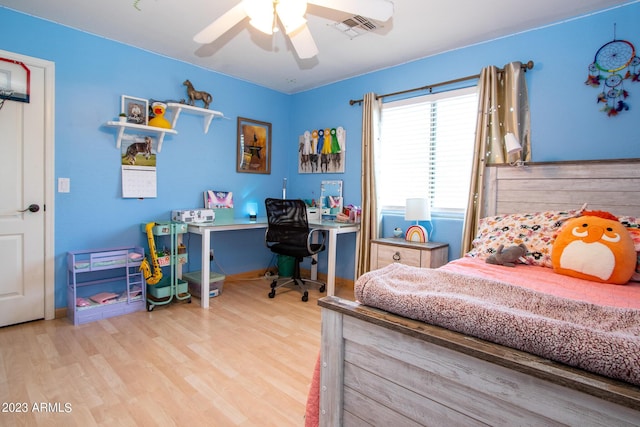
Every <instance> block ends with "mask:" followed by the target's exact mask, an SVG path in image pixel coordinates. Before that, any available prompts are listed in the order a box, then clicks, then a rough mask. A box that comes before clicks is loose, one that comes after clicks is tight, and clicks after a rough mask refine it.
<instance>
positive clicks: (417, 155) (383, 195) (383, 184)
mask: <svg viewBox="0 0 640 427" xmlns="http://www.w3.org/2000/svg"><path fill="white" fill-rule="evenodd" d="M477 99H478V98H477V88H476V87H471V88H465V89H458V90H453V91H448V92H442V93H439V94H433V95H426V96H420V97H415V98H410V99H405V100H402V101H393V102H388V103H385V104H383V107H382V121H381V122H382V123H381V124H382V126H381V133H380V145H379V146H378V147H377V149H376V173H377V174H378V177H377V191H378V198H379V206H380V207H381V208H382V209H383V210H384V209H388V210H391V209H404V205H405V202H406V199H407V198H410V197H427V198H429V200H430V201H431V209H432V210H433V211H449V212H463V211H464V209H465V208H466V205H467V195H468V189H469V178H470V174H471V161H472V158H473V145H474V135H475V125H476V112H477V109H478V101H477Z"/></svg>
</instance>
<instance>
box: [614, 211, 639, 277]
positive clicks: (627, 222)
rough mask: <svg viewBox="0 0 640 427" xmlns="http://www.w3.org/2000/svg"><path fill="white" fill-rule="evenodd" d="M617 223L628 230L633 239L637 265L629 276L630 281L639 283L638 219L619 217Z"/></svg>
mask: <svg viewBox="0 0 640 427" xmlns="http://www.w3.org/2000/svg"><path fill="white" fill-rule="evenodd" d="M618 221H620V222H621V223H622V225H624V226H625V227H627V230H629V234H631V239H633V245H634V246H635V249H636V254H637V255H638V257H637V263H636V272H635V273H633V276H631V280H632V281H634V282H640V218H634V217H632V216H619V217H618Z"/></svg>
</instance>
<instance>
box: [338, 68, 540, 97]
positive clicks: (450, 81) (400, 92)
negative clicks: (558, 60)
mask: <svg viewBox="0 0 640 427" xmlns="http://www.w3.org/2000/svg"><path fill="white" fill-rule="evenodd" d="M520 67H521V68H522V69H523V70H524V71H527V70H531V69H532V68H533V61H527V63H526V64H522V65H521V66H520ZM503 71H504V70H503V69H502V68H499V69H498V72H499V73H500V72H503ZM479 77H480V74H475V75H473V76H467V77H460V78H459V79H454V80H447V81H446V82H440V83H435V84H432V85H429V86H422V87H416V88H413V89H407V90H401V91H399V92H393V93H385V94H384V95H378V96H377V97H376V99H380V98H386V97H388V96H395V95H402V94H405V93H410V92H417V91H420V90H431V89H433V88H434V87H439V86H446V85H451V84H454V83H460V82H464V81H467V80H473V79H477V78H479ZM362 101H363V100H362V99H351V100H350V101H349V105H353V104H361V103H362Z"/></svg>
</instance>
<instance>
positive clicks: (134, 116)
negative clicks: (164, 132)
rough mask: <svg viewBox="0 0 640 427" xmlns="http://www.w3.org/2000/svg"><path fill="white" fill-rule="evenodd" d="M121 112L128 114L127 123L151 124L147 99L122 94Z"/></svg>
mask: <svg viewBox="0 0 640 427" xmlns="http://www.w3.org/2000/svg"><path fill="white" fill-rule="evenodd" d="M120 112H121V113H124V114H126V116H127V123H134V124H137V125H145V126H146V125H148V124H149V101H148V100H147V99H142V98H135V97H133V96H129V95H122V101H121V103H120Z"/></svg>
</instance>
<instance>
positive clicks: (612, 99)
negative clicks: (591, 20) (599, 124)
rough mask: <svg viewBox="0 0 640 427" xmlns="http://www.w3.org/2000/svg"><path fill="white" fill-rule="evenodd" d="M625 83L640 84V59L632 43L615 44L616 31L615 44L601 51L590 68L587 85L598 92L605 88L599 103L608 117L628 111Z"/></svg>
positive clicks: (611, 43) (604, 47)
mask: <svg viewBox="0 0 640 427" xmlns="http://www.w3.org/2000/svg"><path fill="white" fill-rule="evenodd" d="M625 69H626V70H625ZM625 80H630V81H631V82H638V81H640V58H639V57H638V56H636V49H635V47H634V46H633V44H631V42H628V41H626V40H616V38H615V27H614V36H613V40H612V41H610V42H608V43H605V44H604V45H602V46H601V47H600V49H598V51H597V52H596V55H595V57H594V59H593V62H592V63H591V64H590V65H589V77H587V81H586V82H585V84H587V85H589V86H591V87H595V88H600V87H601V86H602V91H601V92H600V93H599V94H598V97H597V102H598V104H600V103H602V104H604V106H603V107H602V108H601V109H600V110H601V111H604V112H605V113H607V116H609V117H611V116H616V115H617V114H618V113H620V112H622V111H628V110H629V104H628V103H627V98H628V97H629V92H628V91H627V90H626V89H625V88H624V82H625Z"/></svg>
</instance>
